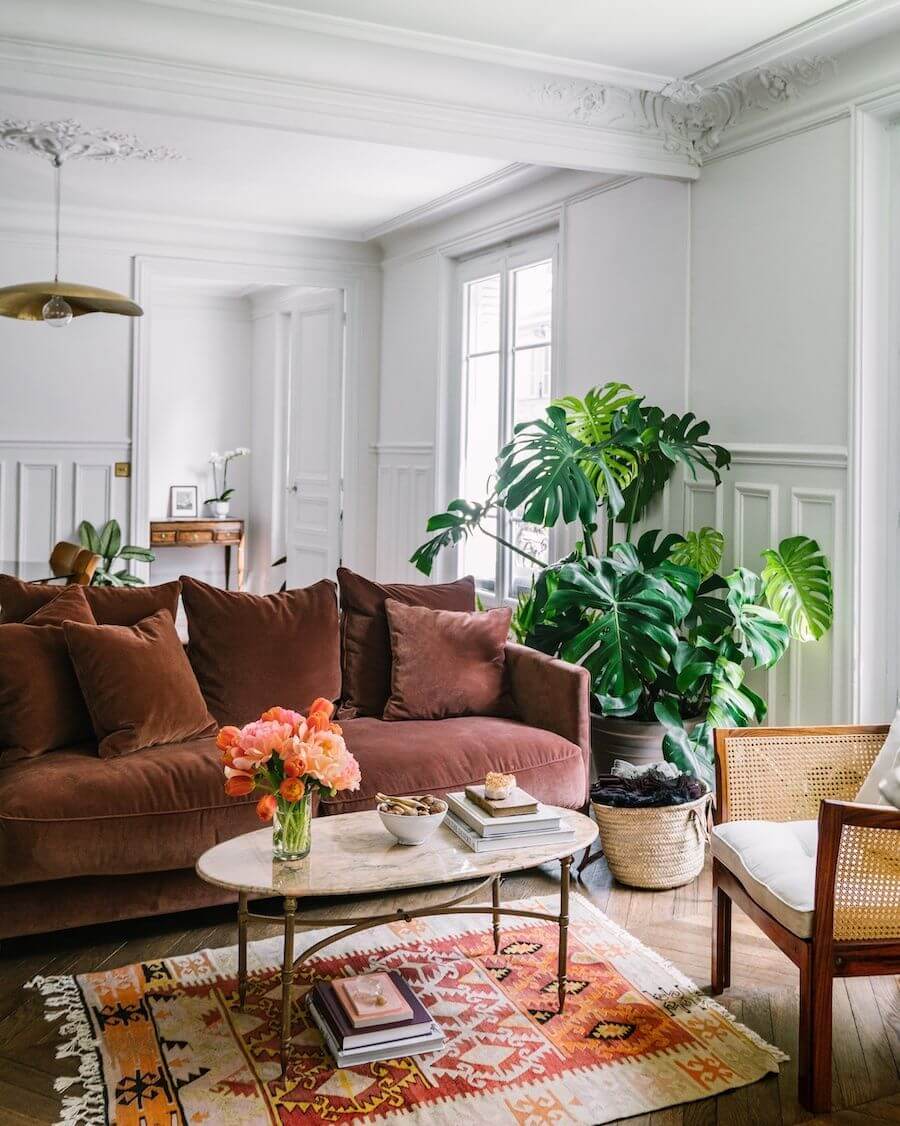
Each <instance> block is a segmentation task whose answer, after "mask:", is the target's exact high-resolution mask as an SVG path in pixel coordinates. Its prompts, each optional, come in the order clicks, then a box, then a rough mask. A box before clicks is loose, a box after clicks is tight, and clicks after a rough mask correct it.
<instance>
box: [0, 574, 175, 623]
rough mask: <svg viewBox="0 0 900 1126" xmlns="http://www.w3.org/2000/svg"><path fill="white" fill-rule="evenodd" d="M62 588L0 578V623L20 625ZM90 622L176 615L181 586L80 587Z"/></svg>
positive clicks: (122, 621) (5, 576)
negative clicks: (166, 613)
mask: <svg viewBox="0 0 900 1126" xmlns="http://www.w3.org/2000/svg"><path fill="white" fill-rule="evenodd" d="M61 589H62V590H65V589H67V588H66V587H62V588H60V587H58V586H53V585H52V584H51V583H27V582H23V581H22V579H17V578H14V577H13V576H12V575H0V622H24V621H25V619H26V618H27V617H28V615H29V614H33V613H34V612H35V610H39V609H40V608H41V607H42V606H45V605H46V604H47V603H48V602H52V601H53V599H54V598H55V597H56V596H57V594H59V592H60V590H61ZM82 589H83V591H84V593H85V597H86V598H87V601H88V605H89V606H90V608H91V613H92V614H93V615H94V621H96V623H97V624H98V625H101V626H133V625H136V624H137V623H138V622H139V621H141V620H142V619H143V618H148V617H149V616H150V615H151V614H155V613H156V611H157V610H168V611H169V613H170V614H171V615H172V617H173V618H174V617H175V616H176V614H177V613H178V596H179V595H180V594H181V583H180V582H178V580H177V579H176V580H175V581H174V582H171V583H161V584H160V585H159V586H123V587H117V586H87V587H82Z"/></svg>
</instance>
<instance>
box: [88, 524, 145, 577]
mask: <svg viewBox="0 0 900 1126" xmlns="http://www.w3.org/2000/svg"><path fill="white" fill-rule="evenodd" d="M78 538H79V540H80V541H81V545H82V547H86V548H88V550H89V551H92V552H93V553H94V554H95V555H99V556H100V562H99V564H98V565H97V570H96V571H95V572H94V576H93V578H92V579H91V586H143V584H144V580H143V579H141V578H138V576H137V575H132V574H131V572H130V571H129V570H128V567H127V566H125V567H122V568H120V569H119V570H118V571H114V570H113V566H114V565H115V563H116V560H123V561H125V562H126V563H127V562H130V561H131V560H135V561H137V562H140V563H152V562H154V560H155V559H156V556H155V555H154V554H153V552H152V551H150V549H149V548H146V547H135V546H134V545H133V544H123V543H122V529H121V528H120V527H119V522H118V520H107V522H106V523H105V524H104V525H103V527H102V528H101V529H100V530H99V531H98V530H97V529H96V528H95V527H94V525H93V524H92V523H91V522H90V521H89V520H82V521H81V523H80V524H79V525H78Z"/></svg>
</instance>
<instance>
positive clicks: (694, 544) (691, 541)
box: [669, 528, 725, 579]
mask: <svg viewBox="0 0 900 1126" xmlns="http://www.w3.org/2000/svg"><path fill="white" fill-rule="evenodd" d="M724 552H725V537H724V535H723V534H722V533H721V532H719V531H717V530H716V529H715V528H701V529H700V531H699V532H687V533H686V534H685V536H684V537H683V539H682V540H681V542H680V543H677V544H675V546H674V547H673V548H672V551H671V553H670V555H669V558H670V559H671V560H672V562H673V563H678V564H680V565H681V566H682V567H693V568H694V570H695V571H699V572H700V574H701V576H702V577H703V578H704V579H708V578H709V576H710V575H712V574H714V573H715V572H716V571H718V569H719V564H720V563H721V562H722V555H723V554H724Z"/></svg>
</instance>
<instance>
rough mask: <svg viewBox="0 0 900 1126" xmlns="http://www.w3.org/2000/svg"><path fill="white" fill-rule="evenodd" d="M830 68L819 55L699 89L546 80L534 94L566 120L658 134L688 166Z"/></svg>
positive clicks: (682, 85)
mask: <svg viewBox="0 0 900 1126" xmlns="http://www.w3.org/2000/svg"><path fill="white" fill-rule="evenodd" d="M834 67H835V62H834V60H833V59H830V58H825V57H821V56H815V57H812V58H800V59H794V60H792V61H790V62H787V63H778V64H772V65H771V66H764V67H757V68H755V69H754V70H748V71H746V72H745V73H744V74H739V75H737V77H735V78H731V79H729V80H728V81H727V82H719V83H717V85H715V86H710V87H703V86H700V85H698V84H697V83H695V82H673V83H670V84H669V85H668V86H666V87H664V88H663V89H662V90H660V91H658V92H654V91H652V90H635V89H628V88H626V87H623V86H608V85H604V84H602V83H599V82H581V81H577V80H571V81H558V80H557V81H552V82H545V83H544V84H543V85H541V86H539V87H537V88H536V89H535V91H534V94H535V98H536V100H537V101H538V103H539V104H541V105H543V106H546V107H548V108H552V109H553V110H554V111H555V112H556V113H562V114H563V115H564V116H565V117H567V118H568V119H569V120H571V121H577V122H579V123H581V124H583V125H596V126H601V127H603V128H607V129H621V130H623V131H626V132H632V133H651V134H654V135H656V136H658V137H659V138H660V139H661V140H662V142H663V145H664V147H665V149H666V151H667V152H670V153H676V154H678V155H682V156H686V157H688V159H689V160H691V161H692V162H693V163H694V164H698V165H699V164H702V163H703V159H704V157H706V156H709V155H710V153H712V152H714V151H715V149H716V148H717V147H718V145H719V143H720V142H721V139H722V134H723V133H724V132H725V130H726V129H729V128H731V127H732V126H734V125H736V124H737V122H738V121H740V120H741V119H742V118H743V117H744V116H745V115H746V114H747V113H749V112H750V111H751V110H765V109H769V108H771V107H772V106H778V105H783V104H784V103H786V102H789V101H792V100H793V99H794V98H797V97H799V96H800V93H801V91H802V90H803V89H804V88H806V87H809V86H815V85H816V84H818V83H819V82H821V81H822V79H823V78H824V77H825V75H826V74H827V73H828V72H830V71H832V70H833V69H834Z"/></svg>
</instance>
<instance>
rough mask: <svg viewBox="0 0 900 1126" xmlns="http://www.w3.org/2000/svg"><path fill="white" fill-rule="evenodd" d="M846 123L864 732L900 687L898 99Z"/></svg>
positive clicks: (883, 100) (852, 450)
mask: <svg viewBox="0 0 900 1126" xmlns="http://www.w3.org/2000/svg"><path fill="white" fill-rule="evenodd" d="M850 116H851V130H850V134H851V140H850V144H851V193H850V199H851V232H850V234H851V241H850V250H851V271H852V272H851V284H850V395H849V417H850V426H849V451H848V453H849V459H848V495H849V506H848V507H849V521H848V524H849V534H850V599H849V606H848V610H849V614H850V620H851V629H850V669H849V673H850V712H851V714H850V720H851V722H852V723H861V722H869V721H876V720H877V721H883V720H884V717H885V716H886V715H889V714H892V713H893V711H894V707H895V702H896V692H897V688H898V686H900V682H898V673H900V653H898V642H897V640H896V639H895V635H896V633H897V628H898V625H900V599H898V596H897V594H896V592H895V588H896V586H897V583H896V577H897V572H898V566H900V557H898V544H897V520H898V513H900V473H898V471H897V469H896V468H894V470H893V474H889V473H888V472H886V471H885V467H886V466H889V465H892V462H893V459H892V457H891V435H892V434H895V433H896V431H897V425H898V423H900V410H898V406H900V404H898V398H897V394H896V392H894V391H892V384H893V383H894V382H895V381H896V379H897V376H898V369H897V360H896V351H897V348H896V345H897V336H898V323H897V315H896V314H895V313H892V309H891V305H892V289H893V287H894V286H896V284H897V277H896V275H895V274H894V270H892V267H893V266H894V262H893V261H892V258H893V254H892V251H893V247H894V244H895V241H896V239H897V230H896V228H897V225H898V223H900V216H898V215H893V216H892V194H895V193H892V188H891V181H890V173H891V148H892V143H891V125H892V123H894V122H896V121H897V120H898V119H900V92H898V91H893V92H891V93H889V94H882V95H878V96H875V97H872V98H868V99H863V100H861V101H859V102H858V103H855V104H853V105H852V106H851V107H850ZM892 275H894V276H892Z"/></svg>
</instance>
